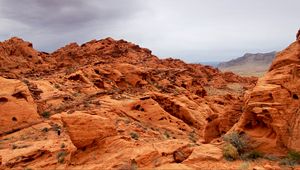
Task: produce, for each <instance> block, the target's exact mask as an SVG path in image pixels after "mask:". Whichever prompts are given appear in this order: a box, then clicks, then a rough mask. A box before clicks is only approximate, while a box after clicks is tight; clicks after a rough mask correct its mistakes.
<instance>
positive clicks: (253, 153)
mask: <svg viewBox="0 0 300 170" xmlns="http://www.w3.org/2000/svg"><path fill="white" fill-rule="evenodd" d="M262 157H263V154H262V153H261V152H258V151H255V150H253V151H250V152H246V153H244V154H242V155H241V159H243V160H255V159H258V158H262Z"/></svg>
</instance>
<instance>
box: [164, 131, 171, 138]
mask: <svg viewBox="0 0 300 170" xmlns="http://www.w3.org/2000/svg"><path fill="white" fill-rule="evenodd" d="M164 136H165V137H166V138H167V139H169V138H170V137H171V136H170V134H169V132H168V131H165V132H164Z"/></svg>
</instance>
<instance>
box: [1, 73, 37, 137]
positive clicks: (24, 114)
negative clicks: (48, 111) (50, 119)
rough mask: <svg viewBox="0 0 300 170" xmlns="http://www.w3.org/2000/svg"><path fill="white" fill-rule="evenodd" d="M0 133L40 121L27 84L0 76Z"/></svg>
mask: <svg viewBox="0 0 300 170" xmlns="http://www.w3.org/2000/svg"><path fill="white" fill-rule="evenodd" d="M0 89H1V90H0V115H1V116H0V124H1V126H0V135H2V134H4V133H12V132H14V131H17V130H20V129H22V128H25V127H29V126H31V125H33V124H36V123H38V122H40V121H41V119H40V116H39V115H38V113H37V108H36V104H35V103H34V100H33V98H32V97H31V95H30V92H29V90H28V88H27V86H26V85H25V84H24V83H23V82H21V81H19V80H9V79H5V78H2V77H0Z"/></svg>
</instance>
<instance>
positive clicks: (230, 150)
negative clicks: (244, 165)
mask: <svg viewBox="0 0 300 170" xmlns="http://www.w3.org/2000/svg"><path fill="white" fill-rule="evenodd" d="M223 156H224V158H225V159H226V160H228V161H233V160H236V159H238V157H239V153H238V150H237V148H235V147H234V146H233V145H232V144H230V143H228V144H226V145H225V146H224V147H223Z"/></svg>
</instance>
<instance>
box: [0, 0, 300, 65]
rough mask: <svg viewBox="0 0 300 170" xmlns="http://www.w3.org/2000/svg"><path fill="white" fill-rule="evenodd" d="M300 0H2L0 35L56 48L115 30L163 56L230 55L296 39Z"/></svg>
mask: <svg viewBox="0 0 300 170" xmlns="http://www.w3.org/2000/svg"><path fill="white" fill-rule="evenodd" d="M299 8H300V1H299V0H0V24H1V26H0V41H3V40H5V39H8V38H9V37H12V36H18V37H21V38H23V39H25V40H27V41H31V42H33V44H34V47H35V48H37V49H38V50H42V51H47V52H52V51H53V50H55V49H57V48H58V47H61V46H64V45H65V44H67V43H69V42H74V41H75V42H78V43H84V42H86V41H89V40H91V39H102V38H105V37H113V38H115V39H125V40H128V41H131V42H134V43H137V44H139V45H141V46H143V47H146V48H149V49H151V50H152V51H153V53H154V54H155V55H158V56H160V57H161V58H165V57H175V58H181V59H183V60H185V61H187V62H202V61H226V60H228V59H231V58H235V57H239V56H242V55H243V54H244V53H246V52H252V53H257V52H270V51H278V50H281V49H283V48H285V47H286V46H287V45H288V44H290V43H291V42H292V41H294V40H295V34H296V31H297V30H298V28H299V27H300V12H299Z"/></svg>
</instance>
